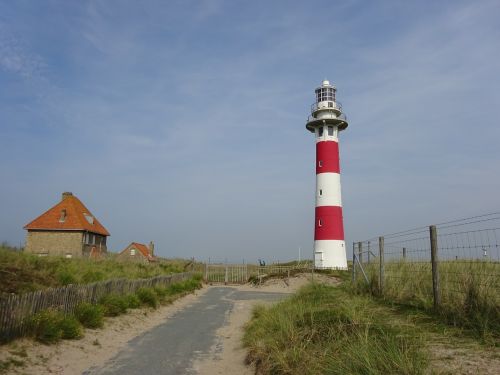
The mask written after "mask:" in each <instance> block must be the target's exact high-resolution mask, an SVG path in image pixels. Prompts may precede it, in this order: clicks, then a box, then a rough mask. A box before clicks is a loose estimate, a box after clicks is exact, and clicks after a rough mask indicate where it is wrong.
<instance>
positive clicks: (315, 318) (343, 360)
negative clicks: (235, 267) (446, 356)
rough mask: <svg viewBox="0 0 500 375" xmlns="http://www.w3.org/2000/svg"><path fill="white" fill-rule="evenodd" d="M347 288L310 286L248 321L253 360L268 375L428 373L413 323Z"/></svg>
mask: <svg viewBox="0 0 500 375" xmlns="http://www.w3.org/2000/svg"><path fill="white" fill-rule="evenodd" d="M388 310H389V309H388V308H384V307H381V306H380V305H379V304H377V303H376V302H375V301H373V300H372V299H371V298H370V297H369V296H363V295H354V296H353V295H352V294H351V293H350V292H349V291H347V290H346V289H345V288H343V287H332V286H325V285H322V284H310V285H308V286H306V287H304V288H302V289H301V290H300V291H299V292H298V293H297V294H296V295H294V296H293V297H291V298H289V299H287V300H285V301H283V302H280V303H278V304H276V305H274V306H271V307H263V306H260V307H257V308H256V309H255V310H254V312H253V317H252V320H251V321H250V322H249V323H248V324H247V326H246V329H245V335H244V345H245V346H246V347H247V348H248V353H249V354H248V357H247V360H248V362H254V363H255V364H256V365H257V369H258V372H259V373H266V374H422V373H424V372H425V369H426V367H427V363H428V359H427V354H426V352H424V351H423V349H421V348H422V345H421V344H422V340H421V338H420V336H419V334H418V333H417V332H416V330H415V329H414V328H413V327H412V326H409V325H405V324H402V323H399V322H398V321H394V320H392V319H391V315H390V313H389V312H388Z"/></svg>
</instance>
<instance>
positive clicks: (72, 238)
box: [24, 231, 83, 258]
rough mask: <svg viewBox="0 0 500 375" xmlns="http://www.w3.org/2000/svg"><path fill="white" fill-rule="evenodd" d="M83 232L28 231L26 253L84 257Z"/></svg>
mask: <svg viewBox="0 0 500 375" xmlns="http://www.w3.org/2000/svg"><path fill="white" fill-rule="evenodd" d="M82 250H83V232H69V231H68V232H55V231H28V234H27V236H26V246H25V248H24V251H25V252H27V253H32V254H37V255H41V256H44V255H59V256H64V257H72V258H79V257H82V256H83V252H82Z"/></svg>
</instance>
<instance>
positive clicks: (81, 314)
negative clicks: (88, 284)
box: [75, 302, 105, 328]
mask: <svg viewBox="0 0 500 375" xmlns="http://www.w3.org/2000/svg"><path fill="white" fill-rule="evenodd" d="M104 311H105V308H104V306H102V305H92V304H90V303H87V302H84V303H81V304H79V305H78V306H77V307H76V310H75V317H76V318H77V319H78V320H79V321H80V323H82V325H83V326H84V327H86V328H101V327H102V326H103V325H104Z"/></svg>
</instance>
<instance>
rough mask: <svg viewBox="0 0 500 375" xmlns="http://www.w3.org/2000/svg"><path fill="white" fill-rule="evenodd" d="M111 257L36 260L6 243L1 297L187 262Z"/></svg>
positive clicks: (0, 266)
mask: <svg viewBox="0 0 500 375" xmlns="http://www.w3.org/2000/svg"><path fill="white" fill-rule="evenodd" d="M114 258H115V256H114V254H110V256H109V257H108V258H106V259H102V260H89V259H76V258H74V259H66V258H63V257H53V256H51V257H38V256H35V255H32V254H25V253H23V252H22V251H20V249H17V248H13V247H10V246H8V245H7V244H5V243H4V244H2V245H0V278H1V279H2V283H0V294H1V293H23V292H29V291H34V290H40V289H45V288H49V287H59V286H63V285H68V284H87V283H92V282H96V281H102V280H109V279H118V278H127V279H141V278H150V277H154V276H158V275H165V274H170V273H179V272H184V271H185V267H186V265H188V264H191V263H192V261H188V260H180V259H174V260H168V261H167V260H161V261H160V262H157V263H152V264H140V263H131V262H118V261H116V260H115V259H114Z"/></svg>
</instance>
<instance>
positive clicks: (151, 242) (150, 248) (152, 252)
mask: <svg viewBox="0 0 500 375" xmlns="http://www.w3.org/2000/svg"><path fill="white" fill-rule="evenodd" d="M149 254H151V256H155V244H154V243H153V241H149Z"/></svg>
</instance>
